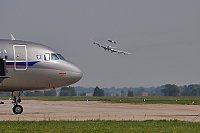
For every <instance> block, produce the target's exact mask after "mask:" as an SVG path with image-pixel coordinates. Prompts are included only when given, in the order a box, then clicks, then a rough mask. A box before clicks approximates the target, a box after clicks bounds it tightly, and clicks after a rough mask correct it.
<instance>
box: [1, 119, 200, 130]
mask: <svg viewBox="0 0 200 133" xmlns="http://www.w3.org/2000/svg"><path fill="white" fill-rule="evenodd" d="M199 125H200V123H199V122H183V121H178V120H172V121H167V120H159V121H153V120H147V121H110V120H107V121H106V120H88V121H2V122H0V133H12V132H14V133H26V132H27V133H28V132H31V133H33V132H35V133H55V132H56V133H99V132H103V133H131V132H132V133H135V132H137V133H197V132H200V126H199Z"/></svg>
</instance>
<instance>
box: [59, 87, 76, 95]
mask: <svg viewBox="0 0 200 133" xmlns="http://www.w3.org/2000/svg"><path fill="white" fill-rule="evenodd" d="M60 96H76V91H75V89H74V87H71V86H69V87H63V88H61V89H60Z"/></svg>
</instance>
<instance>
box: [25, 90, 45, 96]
mask: <svg viewBox="0 0 200 133" xmlns="http://www.w3.org/2000/svg"><path fill="white" fill-rule="evenodd" d="M24 96H44V93H43V92H42V91H26V92H25V93H24Z"/></svg>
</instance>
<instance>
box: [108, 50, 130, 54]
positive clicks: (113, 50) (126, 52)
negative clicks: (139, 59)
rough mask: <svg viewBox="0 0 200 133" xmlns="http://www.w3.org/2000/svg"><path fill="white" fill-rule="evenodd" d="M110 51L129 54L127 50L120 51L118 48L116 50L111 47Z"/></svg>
mask: <svg viewBox="0 0 200 133" xmlns="http://www.w3.org/2000/svg"><path fill="white" fill-rule="evenodd" d="M111 52H116V53H118V54H131V53H129V52H126V51H120V50H117V49H111Z"/></svg>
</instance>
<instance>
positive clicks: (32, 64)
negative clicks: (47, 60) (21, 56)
mask: <svg viewBox="0 0 200 133" xmlns="http://www.w3.org/2000/svg"><path fill="white" fill-rule="evenodd" d="M38 62H40V61H30V62H27V63H28V64H27V65H28V66H34V65H35V64H36V63H38ZM6 65H7V66H14V62H6ZM16 65H17V66H26V62H24V61H22V62H16Z"/></svg>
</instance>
